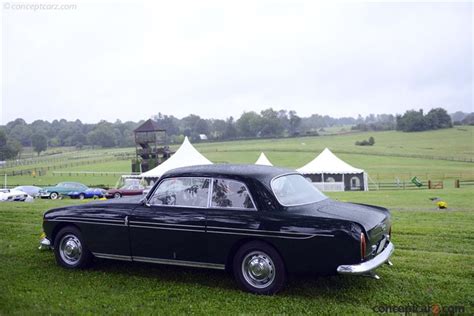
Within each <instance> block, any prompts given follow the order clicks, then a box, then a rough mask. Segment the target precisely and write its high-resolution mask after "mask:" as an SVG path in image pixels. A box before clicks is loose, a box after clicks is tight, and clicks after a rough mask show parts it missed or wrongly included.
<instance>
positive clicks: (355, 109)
mask: <svg viewBox="0 0 474 316" xmlns="http://www.w3.org/2000/svg"><path fill="white" fill-rule="evenodd" d="M16 3H17V2H14V1H10V2H5V1H3V2H2V6H3V7H2V50H1V52H2V69H1V71H2V107H1V110H2V115H1V123H2V124H5V123H6V122H8V121H10V120H13V119H15V118H17V117H21V118H23V119H25V120H26V121H27V122H31V121H33V120H35V119H46V120H53V119H58V118H66V119H68V120H74V119H80V120H82V121H84V122H97V121H99V120H101V119H106V120H108V121H115V119H121V120H123V121H125V120H134V121H137V120H140V119H146V118H149V117H150V116H151V115H154V114H157V113H158V112H161V113H165V114H171V115H174V116H176V117H183V116H186V115H188V114H190V113H194V114H198V115H200V116H202V117H204V118H211V117H212V118H226V117H228V116H231V115H232V116H234V117H238V116H240V114H241V113H242V112H243V111H251V110H254V111H261V110H262V109H265V108H268V107H273V108H274V109H281V108H284V109H293V110H296V111H297V113H298V114H299V115H300V116H308V115H310V114H313V113H319V114H328V115H331V116H338V117H339V116H356V115H357V114H362V115H367V114H369V113H403V112H404V111H405V110H407V109H413V108H415V109H419V108H423V109H430V108H432V107H438V106H442V107H445V108H447V109H448V111H449V112H454V111H457V110H462V111H466V112H470V111H474V110H473V92H472V91H473V72H474V68H473V4H472V3H471V2H458V3H418V4H416V3H407V2H404V3H374V2H369V3H360V2H359V3H341V2H339V3H337V4H324V3H321V2H318V3H316V4H315V2H314V1H249V2H245V1H232V2H230V1H168V0H167V1H160V2H158V1H153V2H139V1H133V2H132V1H131V2H130V3H126V2H122V3H120V4H111V3H109V2H101V3H100V1H99V2H98V1H91V2H80V1H76V2H68V3H70V4H71V3H72V4H75V5H76V8H75V9H72V10H47V9H39V10H36V11H35V10H34V9H31V8H30V9H19V8H16V7H15V6H14V5H15V4H16ZM21 3H36V2H33V1H29V2H25V1H22V2H21ZM37 3H47V4H51V3H53V4H59V5H61V4H64V3H65V2H55V0H48V1H43V2H37Z"/></svg>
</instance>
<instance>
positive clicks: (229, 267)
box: [225, 237, 287, 273]
mask: <svg viewBox="0 0 474 316" xmlns="http://www.w3.org/2000/svg"><path fill="white" fill-rule="evenodd" d="M254 241H258V242H262V243H264V244H266V245H268V246H270V247H272V248H273V249H275V251H276V252H277V253H278V254H279V255H280V258H281V260H282V261H283V265H284V266H285V270H287V266H286V262H285V258H284V257H283V256H282V253H281V251H280V250H279V249H278V247H276V246H275V244H274V243H272V242H270V241H268V240H266V239H263V238H256V237H247V238H242V239H240V240H238V241H237V242H235V243H234V244H233V245H232V247H231V249H230V251H229V253H228V254H227V259H226V262H225V270H226V271H227V272H229V273H232V269H233V261H234V256H235V254H236V253H237V251H238V250H239V249H240V248H241V247H242V246H243V245H245V244H248V243H250V242H254Z"/></svg>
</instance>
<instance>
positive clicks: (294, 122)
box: [288, 111, 301, 136]
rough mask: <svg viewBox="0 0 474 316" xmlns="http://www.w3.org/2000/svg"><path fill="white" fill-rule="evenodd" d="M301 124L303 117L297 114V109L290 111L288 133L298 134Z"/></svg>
mask: <svg viewBox="0 0 474 316" xmlns="http://www.w3.org/2000/svg"><path fill="white" fill-rule="evenodd" d="M300 125H301V117H299V116H298V115H296V112H295V111H290V112H289V125H288V133H289V134H290V135H292V136H293V135H296V134H298V133H299V127H300Z"/></svg>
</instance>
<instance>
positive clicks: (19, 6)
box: [3, 2, 77, 11]
mask: <svg viewBox="0 0 474 316" xmlns="http://www.w3.org/2000/svg"><path fill="white" fill-rule="evenodd" d="M76 9H77V5H76V4H58V3H22V2H4V3H3V10H12V11H13V10H16V11H47V10H76Z"/></svg>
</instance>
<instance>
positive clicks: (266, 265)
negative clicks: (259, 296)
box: [242, 251, 275, 289]
mask: <svg viewBox="0 0 474 316" xmlns="http://www.w3.org/2000/svg"><path fill="white" fill-rule="evenodd" d="M242 274H243V276H244V279H245V281H247V283H249V284H250V285H252V286H253V287H256V288H259V289H263V288H266V287H267V286H269V285H270V284H271V283H272V282H273V280H274V279H275V266H274V264H273V261H272V259H271V258H270V256H268V255H267V254H266V253H264V252H262V251H252V252H250V253H249V254H247V255H246V256H245V258H244V260H243V261H242Z"/></svg>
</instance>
